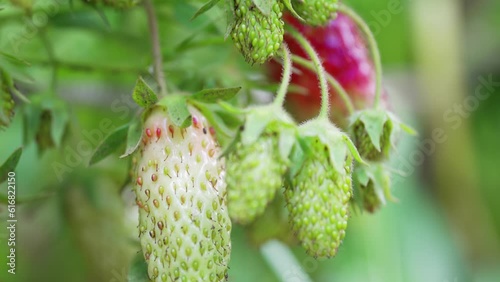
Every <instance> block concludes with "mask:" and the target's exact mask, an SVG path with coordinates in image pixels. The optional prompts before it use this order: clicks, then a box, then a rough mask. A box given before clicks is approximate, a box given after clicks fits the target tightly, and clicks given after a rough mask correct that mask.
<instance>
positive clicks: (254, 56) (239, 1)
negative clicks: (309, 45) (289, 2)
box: [231, 0, 285, 64]
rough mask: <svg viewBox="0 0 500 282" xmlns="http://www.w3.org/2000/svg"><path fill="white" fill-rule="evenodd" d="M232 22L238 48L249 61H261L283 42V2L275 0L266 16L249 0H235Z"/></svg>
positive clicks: (264, 60)
mask: <svg viewBox="0 0 500 282" xmlns="http://www.w3.org/2000/svg"><path fill="white" fill-rule="evenodd" d="M234 14H235V23H234V26H233V28H232V30H231V38H232V39H233V41H234V43H235V45H236V47H237V48H238V50H239V51H240V52H241V53H242V54H243V56H244V57H245V60H246V61H247V62H248V63H250V64H255V63H257V64H263V63H264V62H266V61H267V60H269V59H270V58H271V57H272V56H274V54H276V52H277V51H278V50H279V48H280V46H281V43H282V42H283V35H284V33H285V30H284V22H283V20H282V16H283V4H282V3H281V1H274V4H273V6H272V8H271V11H270V14H269V15H265V14H263V13H262V11H261V10H259V9H258V8H257V7H256V6H255V4H254V3H253V1H252V0H234Z"/></svg>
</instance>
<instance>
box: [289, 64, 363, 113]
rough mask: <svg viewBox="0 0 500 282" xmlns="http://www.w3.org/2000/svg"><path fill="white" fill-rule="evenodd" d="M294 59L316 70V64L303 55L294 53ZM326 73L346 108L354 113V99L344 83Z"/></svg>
mask: <svg viewBox="0 0 500 282" xmlns="http://www.w3.org/2000/svg"><path fill="white" fill-rule="evenodd" d="M292 60H293V61H294V62H295V63H297V64H299V65H301V66H303V67H305V68H307V69H309V70H311V71H315V70H316V69H315V67H314V64H313V63H312V62H310V61H308V60H306V59H304V58H302V57H299V56H297V55H292ZM325 74H326V80H327V81H328V83H330V86H331V87H332V88H333V89H335V91H337V94H338V95H339V96H340V98H341V99H342V101H343V102H344V104H345V106H346V108H347V111H348V112H349V114H352V113H354V110H355V109H354V104H353V103H352V100H351V97H350V96H349V94H347V92H346V91H345V89H344V88H343V87H342V85H341V84H340V82H338V81H337V80H336V79H335V78H334V77H333V76H332V75H331V74H329V73H325Z"/></svg>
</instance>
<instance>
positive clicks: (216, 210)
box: [133, 107, 231, 281]
mask: <svg viewBox="0 0 500 282" xmlns="http://www.w3.org/2000/svg"><path fill="white" fill-rule="evenodd" d="M189 111H190V112H191V114H192V119H193V120H192V121H193V122H192V125H190V126H189V127H187V128H182V129H181V128H179V127H176V126H174V125H173V123H172V122H171V119H170V118H169V116H168V115H167V110H166V109H165V108H163V107H155V108H154V109H153V110H152V111H151V112H150V113H149V115H148V117H147V118H146V120H145V122H144V127H143V128H144V132H143V139H142V142H141V144H140V146H139V148H138V150H137V152H136V155H135V156H134V159H133V163H134V167H135V172H134V173H135V175H134V176H135V182H136V183H135V192H136V196H137V205H138V206H139V236H140V241H141V246H142V251H143V254H144V258H145V259H146V261H147V263H148V274H149V277H150V278H151V279H152V280H153V281H225V280H226V279H227V270H228V263H229V257H230V251H231V241H230V232H231V222H230V219H229V215H228V211H227V206H226V183H225V180H224V173H225V171H224V163H223V161H222V160H221V159H219V158H218V157H219V153H220V148H219V145H218V144H217V142H216V140H215V139H214V138H213V136H212V132H213V131H212V130H211V128H210V127H209V124H208V122H207V121H206V119H205V118H204V117H203V116H202V114H200V113H199V112H198V111H197V110H196V109H194V108H190V109H189Z"/></svg>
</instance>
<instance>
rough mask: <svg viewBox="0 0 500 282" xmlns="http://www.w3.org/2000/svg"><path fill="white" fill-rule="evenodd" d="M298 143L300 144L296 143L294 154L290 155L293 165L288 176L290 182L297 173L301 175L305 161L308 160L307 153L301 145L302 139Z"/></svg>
mask: <svg viewBox="0 0 500 282" xmlns="http://www.w3.org/2000/svg"><path fill="white" fill-rule="evenodd" d="M298 141H299V142H297V143H295V146H293V149H292V153H291V155H290V162H291V164H290V170H289V172H288V174H287V177H288V178H290V179H289V181H291V178H294V177H295V176H296V175H297V173H299V171H300V169H301V168H302V165H303V164H304V161H305V160H306V153H305V152H304V150H303V146H302V145H301V144H300V139H299V140H298Z"/></svg>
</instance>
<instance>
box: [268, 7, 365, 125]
mask: <svg viewBox="0 0 500 282" xmlns="http://www.w3.org/2000/svg"><path fill="white" fill-rule="evenodd" d="M285 21H286V23H288V24H290V25H292V26H294V27H295V28H296V29H297V30H298V31H299V32H301V33H302V34H303V35H304V36H305V37H306V38H307V39H308V40H309V42H310V43H311V44H312V46H313V47H314V49H315V50H316V52H317V53H318V55H319V56H320V58H321V60H322V62H323V66H324V67H325V70H326V71H327V72H328V73H329V74H330V75H332V76H333V77H335V78H336V79H337V80H338V81H339V83H340V84H341V85H342V86H343V87H344V89H345V90H346V91H347V93H348V94H349V96H350V97H351V100H352V101H353V103H354V105H355V108H356V109H361V108H365V107H368V106H371V105H372V102H373V98H374V96H375V68H374V66H373V63H372V60H371V57H370V54H369V50H368V49H367V47H366V43H365V41H364V38H363V36H362V34H361V31H360V30H359V28H358V27H357V25H356V24H355V23H354V22H353V21H352V20H351V19H350V18H349V17H348V16H346V15H343V14H340V13H339V14H338V17H337V18H336V19H335V20H332V21H331V22H330V23H329V24H328V25H327V26H325V27H311V26H307V25H305V24H302V23H301V22H300V21H299V20H297V19H295V18H294V17H292V16H290V15H285ZM285 42H286V43H287V44H288V47H289V48H290V51H291V52H292V54H294V55H298V56H301V57H303V58H306V59H309V58H308V56H307V55H306V54H305V52H304V51H303V49H302V47H300V45H299V44H297V42H296V41H295V40H294V39H293V38H292V37H291V36H289V35H286V36H285ZM294 67H295V68H296V69H298V70H300V73H294V74H293V75H292V81H291V84H292V85H294V86H299V87H300V88H303V89H304V90H306V93H297V92H290V93H288V96H287V99H286V107H287V109H288V110H289V111H290V112H291V113H292V114H293V115H294V117H295V118H296V119H297V120H299V121H303V120H307V119H310V118H312V117H315V116H316V115H317V114H318V111H319V108H320V104H321V91H320V89H319V83H318V79H317V76H316V73H314V72H312V71H310V70H308V69H306V68H304V67H302V66H299V65H297V64H294ZM269 70H270V75H271V79H273V80H274V81H280V80H281V65H279V64H278V63H276V62H271V63H270V64H269ZM330 101H331V108H332V115H331V116H332V118H333V119H334V120H335V121H337V122H343V121H344V118H343V117H346V115H347V114H348V113H347V109H346V107H345V104H344V103H343V102H342V99H341V98H340V96H339V95H337V93H336V91H334V90H330Z"/></svg>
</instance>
